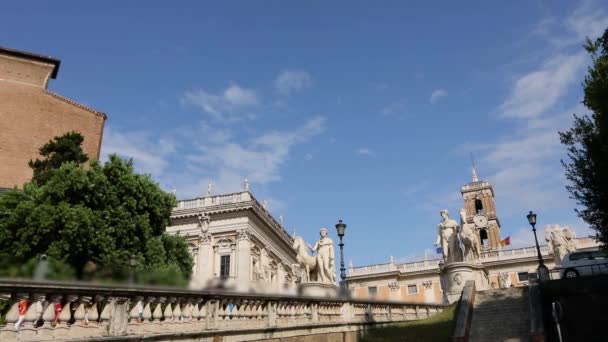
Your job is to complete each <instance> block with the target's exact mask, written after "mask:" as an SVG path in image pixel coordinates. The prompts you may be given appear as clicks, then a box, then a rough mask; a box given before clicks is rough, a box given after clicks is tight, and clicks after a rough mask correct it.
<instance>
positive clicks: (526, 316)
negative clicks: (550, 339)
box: [469, 287, 531, 342]
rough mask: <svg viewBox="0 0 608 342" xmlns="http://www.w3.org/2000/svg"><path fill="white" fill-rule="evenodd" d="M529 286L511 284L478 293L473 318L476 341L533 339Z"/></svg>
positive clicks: (471, 336)
mask: <svg viewBox="0 0 608 342" xmlns="http://www.w3.org/2000/svg"><path fill="white" fill-rule="evenodd" d="M530 338H531V337H530V309H529V307H528V288H527V287H511V288H508V289H493V290H487V291H479V292H477V293H476V294H475V304H474V306H473V318H472V321H471V334H470V337H469V341H472V342H486V341H491V342H494V341H496V342H499V341H500V342H506V341H508V342H523V341H530Z"/></svg>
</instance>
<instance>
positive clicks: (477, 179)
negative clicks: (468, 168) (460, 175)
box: [472, 165, 479, 182]
mask: <svg viewBox="0 0 608 342" xmlns="http://www.w3.org/2000/svg"><path fill="white" fill-rule="evenodd" d="M472 173H473V182H479V177H477V171H476V170H475V165H473V169H472Z"/></svg>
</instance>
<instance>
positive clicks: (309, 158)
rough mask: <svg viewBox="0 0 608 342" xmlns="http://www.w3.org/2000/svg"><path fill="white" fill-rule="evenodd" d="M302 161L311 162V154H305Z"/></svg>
mask: <svg viewBox="0 0 608 342" xmlns="http://www.w3.org/2000/svg"><path fill="white" fill-rule="evenodd" d="M304 160H312V153H306V154H305V155H304Z"/></svg>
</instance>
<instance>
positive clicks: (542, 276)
mask: <svg viewBox="0 0 608 342" xmlns="http://www.w3.org/2000/svg"><path fill="white" fill-rule="evenodd" d="M526 217H527V218H528V223H530V225H531V226H532V232H534V241H535V242H536V252H537V254H538V279H539V280H540V281H545V280H549V270H548V269H547V266H545V262H544V261H543V255H542V254H541V253H540V246H539V245H538V237H536V214H535V213H533V212H532V211H530V213H529V214H528V215H526Z"/></svg>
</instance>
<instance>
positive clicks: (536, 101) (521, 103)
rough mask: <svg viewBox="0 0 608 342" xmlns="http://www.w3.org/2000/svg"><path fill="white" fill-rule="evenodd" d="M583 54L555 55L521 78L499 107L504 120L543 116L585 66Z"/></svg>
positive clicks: (584, 55)
mask: <svg viewBox="0 0 608 342" xmlns="http://www.w3.org/2000/svg"><path fill="white" fill-rule="evenodd" d="M586 61H587V59H586V54H585V53H582V52H580V53H576V54H572V55H565V56H564V55H558V56H555V57H552V58H550V59H549V60H547V61H546V62H545V63H544V64H543V65H542V66H541V67H540V68H539V69H538V70H534V71H532V72H529V73H527V74H525V75H523V76H521V77H520V78H519V79H518V80H517V81H516V82H515V84H514V86H513V89H512V90H511V94H510V95H509V96H508V98H507V99H506V100H505V102H503V104H502V105H500V107H499V110H500V112H501V115H502V116H504V117H513V118H533V117H537V116H539V115H541V114H543V113H544V112H545V111H546V110H548V109H549V108H551V107H552V106H553V105H555V103H556V102H557V101H558V100H559V99H560V97H561V96H562V95H563V94H564V93H565V91H566V90H567V89H568V86H570V85H571V84H572V82H573V81H574V80H576V79H578V77H579V74H580V70H581V69H582V68H583V66H584V65H585V62H586Z"/></svg>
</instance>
